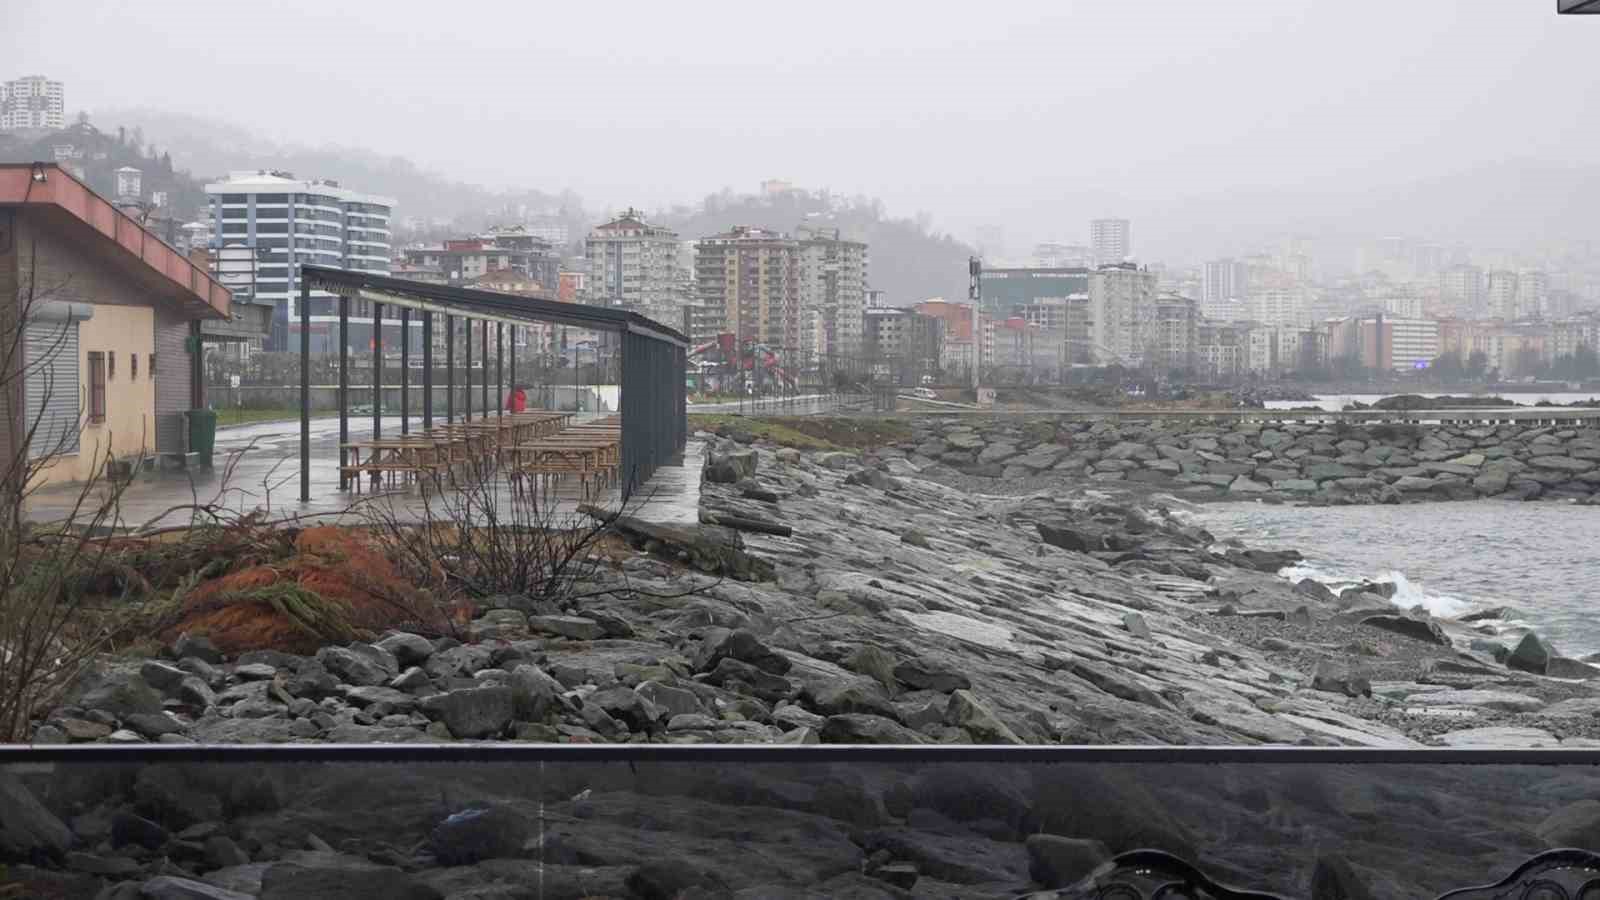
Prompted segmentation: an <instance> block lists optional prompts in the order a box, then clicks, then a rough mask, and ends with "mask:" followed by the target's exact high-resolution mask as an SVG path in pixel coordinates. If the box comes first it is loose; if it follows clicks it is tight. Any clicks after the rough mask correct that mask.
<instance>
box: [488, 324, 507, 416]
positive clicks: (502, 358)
mask: <svg viewBox="0 0 1600 900" xmlns="http://www.w3.org/2000/svg"><path fill="white" fill-rule="evenodd" d="M485 380H487V379H485ZM494 390H495V393H496V394H498V395H499V400H498V402H496V403H495V405H494V414H495V416H496V417H497V418H498V417H499V416H500V415H501V414H502V413H503V412H504V411H505V408H506V323H504V322H496V323H494Z"/></svg>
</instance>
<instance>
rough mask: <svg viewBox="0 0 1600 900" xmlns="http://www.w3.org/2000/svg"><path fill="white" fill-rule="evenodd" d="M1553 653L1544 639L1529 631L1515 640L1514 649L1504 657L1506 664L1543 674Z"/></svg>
mask: <svg viewBox="0 0 1600 900" xmlns="http://www.w3.org/2000/svg"><path fill="white" fill-rule="evenodd" d="M1554 655H1555V654H1553V653H1551V652H1550V648H1549V647H1548V646H1546V645H1545V643H1544V641H1542V640H1540V639H1539V636H1538V635H1537V634H1534V633H1533V632H1531V631H1530V632H1528V633H1527V634H1525V635H1523V636H1522V640H1520V641H1518V642H1517V646H1516V649H1514V650H1512V651H1511V655H1510V656H1508V657H1506V665H1507V666H1510V667H1511V668H1513V669H1521V670H1522V671H1524V672H1532V673H1534V674H1535V675H1544V674H1546V672H1548V671H1549V668H1550V658H1551V657H1552V656H1554Z"/></svg>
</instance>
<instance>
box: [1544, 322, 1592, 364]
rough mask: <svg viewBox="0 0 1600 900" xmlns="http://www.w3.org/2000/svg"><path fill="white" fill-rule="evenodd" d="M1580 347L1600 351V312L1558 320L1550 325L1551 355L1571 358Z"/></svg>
mask: <svg viewBox="0 0 1600 900" xmlns="http://www.w3.org/2000/svg"><path fill="white" fill-rule="evenodd" d="M1579 347H1587V348H1589V349H1590V350H1596V351H1600V312H1596V311H1594V310H1590V311H1588V312H1586V313H1580V314H1579V315H1575V316H1571V317H1569V318H1565V319H1557V320H1556V321H1554V322H1551V323H1550V355H1551V357H1552V358H1554V357H1557V356H1571V355H1572V354H1574V353H1576V352H1577V350H1578V348H1579Z"/></svg>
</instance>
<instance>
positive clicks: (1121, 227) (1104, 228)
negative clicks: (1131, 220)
mask: <svg viewBox="0 0 1600 900" xmlns="http://www.w3.org/2000/svg"><path fill="white" fill-rule="evenodd" d="M1089 251H1090V253H1091V254H1093V256H1094V264H1095V265H1097V266H1104V265H1110V264H1112V263H1119V262H1122V261H1123V260H1124V259H1127V258H1128V257H1129V256H1130V255H1132V253H1133V242H1132V240H1131V239H1130V238H1129V234H1128V220H1127V219H1093V220H1091V221H1090V222H1089Z"/></svg>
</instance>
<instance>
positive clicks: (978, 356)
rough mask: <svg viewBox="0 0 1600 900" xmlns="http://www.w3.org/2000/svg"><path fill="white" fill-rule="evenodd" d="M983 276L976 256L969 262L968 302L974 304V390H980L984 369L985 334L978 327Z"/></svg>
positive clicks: (981, 264)
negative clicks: (980, 375) (981, 279)
mask: <svg viewBox="0 0 1600 900" xmlns="http://www.w3.org/2000/svg"><path fill="white" fill-rule="evenodd" d="M982 274H983V260H981V259H979V258H978V257H976V256H973V257H970V258H968V260H967V276H968V283H967V300H968V301H969V302H970V303H971V304H972V389H973V390H977V389H978V378H979V375H978V371H979V369H981V368H982V366H981V365H980V363H981V362H982V360H983V333H982V331H981V329H980V328H979V327H978V323H979V321H980V318H979V315H978V305H979V304H980V303H981V302H982V301H983V288H982V286H981V284H980V283H979V281H978V276H980V275H982Z"/></svg>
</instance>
